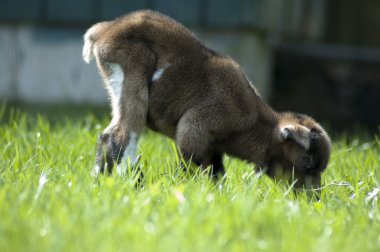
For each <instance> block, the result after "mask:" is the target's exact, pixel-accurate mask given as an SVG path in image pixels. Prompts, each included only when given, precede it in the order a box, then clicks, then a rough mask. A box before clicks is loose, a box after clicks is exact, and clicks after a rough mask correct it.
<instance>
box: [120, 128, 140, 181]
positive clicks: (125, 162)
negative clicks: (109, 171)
mask: <svg viewBox="0 0 380 252" xmlns="http://www.w3.org/2000/svg"><path fill="white" fill-rule="evenodd" d="M138 140H139V136H138V134H137V133H135V132H133V131H132V132H131V134H130V135H129V143H128V145H127V148H126V149H125V151H124V155H123V159H122V160H121V162H120V164H118V165H117V168H116V171H117V173H118V174H119V175H123V174H125V172H126V171H127V170H128V168H130V167H134V166H136V164H137V162H138V160H139V159H138V157H137V156H136V152H137V143H138Z"/></svg>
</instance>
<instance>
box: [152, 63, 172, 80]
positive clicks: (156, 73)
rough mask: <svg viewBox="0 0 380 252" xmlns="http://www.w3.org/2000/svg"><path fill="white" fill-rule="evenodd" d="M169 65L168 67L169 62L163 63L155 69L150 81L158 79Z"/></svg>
mask: <svg viewBox="0 0 380 252" xmlns="http://www.w3.org/2000/svg"><path fill="white" fill-rule="evenodd" d="M169 67H170V64H166V65H164V66H163V67H162V68H159V69H157V70H156V71H155V72H154V74H153V76H152V81H156V80H158V79H160V78H161V76H162V74H163V73H164V72H165V70H166V69H168V68H169Z"/></svg>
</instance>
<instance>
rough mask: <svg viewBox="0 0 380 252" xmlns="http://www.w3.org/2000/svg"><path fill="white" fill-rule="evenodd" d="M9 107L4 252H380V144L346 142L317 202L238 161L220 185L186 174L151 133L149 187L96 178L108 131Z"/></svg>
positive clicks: (130, 179)
mask: <svg viewBox="0 0 380 252" xmlns="http://www.w3.org/2000/svg"><path fill="white" fill-rule="evenodd" d="M0 108H1V109H0V152H1V159H0V251H318V252H320V251H380V212H379V201H378V198H379V196H380V155H379V154H380V141H379V138H377V137H373V138H372V139H371V140H370V141H364V140H362V139H360V137H350V139H353V140H350V141H348V140H347V138H346V137H341V138H338V139H334V145H333V154H332V158H331V162H330V165H329V168H328V170H327V171H326V172H325V173H324V175H323V182H324V185H325V188H324V190H323V191H322V192H321V199H320V201H315V200H314V201H312V200H309V199H308V198H307V197H306V195H305V194H304V193H301V194H299V195H298V196H297V197H296V196H295V195H294V194H293V192H292V190H289V188H288V187H287V185H285V184H283V183H280V182H274V181H272V180H270V179H269V178H267V177H265V176H262V175H261V174H258V173H255V172H254V171H253V166H252V165H249V164H246V163H244V162H242V161H239V160H236V159H231V158H228V157H226V158H225V164H226V166H227V175H226V177H225V178H224V179H223V180H222V181H219V182H217V183H214V182H213V181H211V180H210V179H209V178H208V176H207V175H206V174H205V173H202V172H201V171H199V170H196V169H191V168H190V171H188V172H184V171H182V170H180V169H178V160H177V155H176V151H175V148H174V146H175V145H174V144H173V142H172V141H171V140H169V139H167V138H165V137H163V136H161V135H158V134H155V133H152V132H149V131H147V132H145V133H144V135H143V137H142V139H141V141H140V151H141V160H140V167H141V169H142V171H143V173H144V179H143V181H142V186H141V187H136V184H135V182H136V176H138V175H137V174H135V173H133V172H131V173H129V174H127V175H126V176H125V177H120V176H117V175H112V176H110V177H107V176H100V177H99V178H93V177H91V176H90V171H91V169H92V167H93V165H94V155H95V143H96V138H97V134H98V133H100V131H101V129H102V128H103V127H105V126H106V123H107V122H106V120H100V121H99V120H98V119H96V118H95V117H93V116H91V115H90V114H87V115H85V116H84V117H83V118H81V119H75V120H72V119H69V118H70V117H67V118H66V119H64V118H63V119H62V118H61V119H59V120H58V121H53V122H52V121H50V120H49V119H48V118H47V117H45V116H30V115H27V114H24V113H21V112H19V111H16V110H12V112H10V113H4V107H1V106H0ZM5 114H6V115H5Z"/></svg>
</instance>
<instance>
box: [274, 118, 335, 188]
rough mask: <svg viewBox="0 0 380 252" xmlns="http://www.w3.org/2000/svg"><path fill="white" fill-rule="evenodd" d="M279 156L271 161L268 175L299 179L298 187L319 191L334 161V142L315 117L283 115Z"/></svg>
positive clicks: (278, 134)
mask: <svg viewBox="0 0 380 252" xmlns="http://www.w3.org/2000/svg"><path fill="white" fill-rule="evenodd" d="M274 138H275V139H274V142H276V143H277V148H276V149H277V150H278V153H277V154H276V155H274V156H273V158H272V159H271V161H270V162H269V165H268V166H269V167H268V175H270V176H271V177H274V178H279V179H293V180H295V181H296V182H295V188H305V189H312V188H314V189H315V188H319V187H320V186H321V174H322V172H323V171H324V170H325V169H326V167H327V163H328V161H329V158H330V149H331V142H330V138H329V136H328V135H327V133H326V132H325V131H324V129H323V128H322V127H321V126H320V125H319V124H318V123H317V122H315V121H314V120H313V119H312V118H310V117H308V116H306V115H302V114H296V113H282V114H280V120H279V124H278V127H277V128H276V130H275V137H274Z"/></svg>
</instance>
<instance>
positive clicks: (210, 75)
mask: <svg viewBox="0 0 380 252" xmlns="http://www.w3.org/2000/svg"><path fill="white" fill-rule="evenodd" d="M93 57H95V58H96V61H97V65H98V68H99V70H100V73H101V75H102V77H103V79H104V82H105V86H106V89H107V91H108V93H109V96H110V98H111V102H112V113H113V118H112V121H111V123H110V124H109V126H108V127H107V128H106V129H105V130H104V131H103V133H102V134H101V135H100V137H99V140H98V152H97V160H96V171H97V172H99V171H100V172H104V171H105V170H107V171H108V172H109V173H111V172H112V168H113V166H114V165H115V164H116V165H117V168H118V171H119V172H123V171H124V169H126V167H127V166H128V165H123V163H125V162H127V163H128V164H131V165H133V164H134V163H135V162H136V159H137V158H136V145H137V141H138V137H139V135H140V133H141V131H142V130H143V128H144V127H145V126H148V127H149V128H150V129H152V130H155V131H158V132H161V133H163V134H165V135H167V136H169V137H171V138H173V139H175V141H176V143H177V145H178V147H179V149H180V151H181V153H182V155H183V156H184V158H186V159H188V160H190V159H191V160H192V161H193V162H194V163H195V164H197V165H200V166H201V167H203V168H204V167H207V166H209V165H212V174H213V175H216V174H223V173H224V167H223V162H222V157H223V155H224V154H225V153H226V154H228V155H231V156H235V157H239V158H241V159H244V160H247V161H250V162H254V163H256V165H257V167H259V168H262V169H265V170H266V173H267V174H268V175H269V176H271V177H275V178H277V177H280V178H283V176H284V175H286V174H288V176H289V175H294V177H295V178H296V179H297V180H298V182H297V186H299V187H302V186H305V185H307V186H308V187H309V186H319V185H320V179H321V173H322V172H323V170H324V169H325V168H326V166H327V163H328V160H329V156H330V140H329V137H328V135H327V133H326V132H325V131H324V130H323V128H322V127H321V126H320V125H319V124H318V123H316V122H315V121H314V120H313V119H312V118H310V117H308V116H305V115H301V114H295V113H290V112H285V113H279V112H276V111H274V110H272V109H271V108H270V107H269V106H268V105H267V104H266V103H265V102H264V101H263V100H262V99H261V97H260V96H259V94H258V93H257V91H256V90H255V88H254V87H253V85H252V84H251V83H250V81H249V80H248V79H247V77H246V75H245V74H244V72H243V71H242V69H241V68H240V66H239V65H238V64H237V63H236V62H234V61H233V60H232V59H231V58H229V57H227V56H225V55H222V54H220V53H218V52H215V51H213V50H211V49H209V48H207V47H206V46H204V45H203V44H202V43H201V42H200V41H199V40H197V38H196V37H195V36H194V35H193V34H192V33H191V32H190V31H189V30H188V29H186V28H185V27H184V26H182V25H181V24H179V23H178V22H176V21H174V20H173V19H171V18H169V17H167V16H164V15H162V14H160V13H157V12H153V11H137V12H133V13H131V14H129V15H126V16H123V17H120V18H118V19H116V20H114V21H109V22H101V23H97V24H95V25H94V26H92V27H91V28H90V29H89V30H88V31H87V32H86V34H85V36H84V47H83V58H84V60H85V61H86V62H89V61H90V60H91V59H92V58H93ZM123 160H124V161H123Z"/></svg>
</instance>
